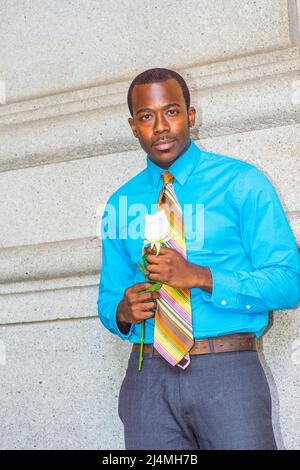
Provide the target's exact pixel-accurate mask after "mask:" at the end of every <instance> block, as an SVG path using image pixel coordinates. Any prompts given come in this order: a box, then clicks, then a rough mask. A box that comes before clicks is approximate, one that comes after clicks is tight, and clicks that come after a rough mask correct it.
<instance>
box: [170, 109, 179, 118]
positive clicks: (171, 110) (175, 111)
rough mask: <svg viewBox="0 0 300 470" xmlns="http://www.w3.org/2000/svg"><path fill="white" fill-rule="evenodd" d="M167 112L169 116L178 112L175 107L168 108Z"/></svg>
mask: <svg viewBox="0 0 300 470" xmlns="http://www.w3.org/2000/svg"><path fill="white" fill-rule="evenodd" d="M168 113H171V116H175V114H178V111H177V110H176V109H168Z"/></svg>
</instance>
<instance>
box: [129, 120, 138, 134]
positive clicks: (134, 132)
mask: <svg viewBox="0 0 300 470" xmlns="http://www.w3.org/2000/svg"><path fill="white" fill-rule="evenodd" d="M128 123H129V125H130V127H131V130H132V133H133V135H134V137H137V132H136V127H135V124H134V120H133V118H128Z"/></svg>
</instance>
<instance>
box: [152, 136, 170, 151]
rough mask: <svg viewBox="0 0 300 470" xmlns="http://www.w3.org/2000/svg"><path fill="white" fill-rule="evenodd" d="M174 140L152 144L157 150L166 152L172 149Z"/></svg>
mask: <svg viewBox="0 0 300 470" xmlns="http://www.w3.org/2000/svg"><path fill="white" fill-rule="evenodd" d="M174 142H175V140H169V139H162V140H159V141H158V142H156V143H155V144H153V146H154V147H155V148H157V149H158V150H168V149H170V148H171V147H173V145H174Z"/></svg>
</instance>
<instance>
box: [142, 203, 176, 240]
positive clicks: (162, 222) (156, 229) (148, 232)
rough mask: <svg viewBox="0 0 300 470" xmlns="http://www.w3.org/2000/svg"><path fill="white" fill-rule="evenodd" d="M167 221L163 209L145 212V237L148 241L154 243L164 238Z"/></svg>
mask: <svg viewBox="0 0 300 470" xmlns="http://www.w3.org/2000/svg"><path fill="white" fill-rule="evenodd" d="M169 225H170V223H169V221H168V218H167V216H166V213H165V211H163V210H160V211H159V212H156V214H153V215H151V214H146V226H145V237H146V239H147V240H148V242H151V243H155V242H158V241H161V240H163V239H165V238H166V237H167V235H168V229H169Z"/></svg>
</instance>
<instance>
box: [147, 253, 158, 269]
mask: <svg viewBox="0 0 300 470" xmlns="http://www.w3.org/2000/svg"><path fill="white" fill-rule="evenodd" d="M146 259H147V263H148V264H147V269H148V265H149V263H152V264H159V263H161V259H159V256H156V255H147V256H146Z"/></svg>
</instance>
